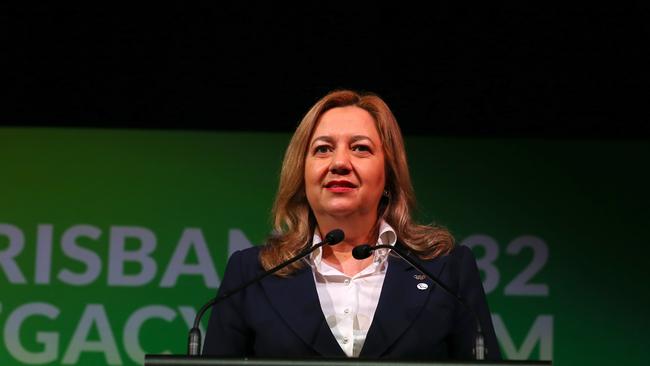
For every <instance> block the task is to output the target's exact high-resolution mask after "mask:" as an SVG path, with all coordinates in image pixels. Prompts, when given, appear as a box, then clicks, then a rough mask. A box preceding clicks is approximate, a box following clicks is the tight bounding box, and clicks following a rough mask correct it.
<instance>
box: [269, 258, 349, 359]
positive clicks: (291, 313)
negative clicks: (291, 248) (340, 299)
mask: <svg viewBox="0 0 650 366" xmlns="http://www.w3.org/2000/svg"><path fill="white" fill-rule="evenodd" d="M261 284H262V287H263V288H264V291H265V293H266V295H267V297H268V298H269V300H270V302H271V305H272V306H273V307H274V309H275V311H277V313H278V314H280V316H281V317H282V319H283V320H284V321H285V322H286V324H287V325H288V326H289V327H290V328H291V329H292V330H293V331H294V332H295V333H296V334H297V335H298V336H299V337H300V338H301V339H302V340H303V341H304V342H305V343H306V344H307V345H309V346H310V347H311V348H313V349H314V350H315V351H316V352H317V353H319V354H321V355H323V356H327V357H345V353H344V352H343V350H342V349H341V347H339V344H338V343H337V342H336V339H335V338H334V336H333V335H332V331H331V330H330V328H329V326H328V325H327V321H326V320H325V316H324V315H323V310H322V309H321V307H320V301H319V300H318V292H317V291H316V284H315V283H314V276H313V274H312V272H311V268H309V267H308V266H306V268H303V269H300V270H298V271H296V272H294V274H292V275H291V277H288V278H280V277H277V276H268V277H266V278H265V279H263V280H262V282H261Z"/></svg>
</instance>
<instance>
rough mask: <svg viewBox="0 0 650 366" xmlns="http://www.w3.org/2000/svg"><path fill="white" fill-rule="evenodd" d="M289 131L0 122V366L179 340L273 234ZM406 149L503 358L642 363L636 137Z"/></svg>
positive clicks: (166, 348) (172, 345)
mask: <svg viewBox="0 0 650 366" xmlns="http://www.w3.org/2000/svg"><path fill="white" fill-rule="evenodd" d="M289 138H290V135H289V134H285V133H277V134H274V133H226V132H184V131H139V130H101V129H63V128H60V129H47V128H31V129H27V128H2V129H0V169H1V171H0V340H1V341H0V364H2V365H30V364H46V365H58V364H64V365H66V364H75V365H136V364H142V363H143V355H144V354H145V353H175V354H182V353H184V352H185V347H186V340H187V331H188V329H189V327H190V326H191V323H192V321H193V319H194V315H195V314H196V311H197V310H198V308H200V306H201V305H202V304H204V303H205V302H206V301H207V300H208V299H209V298H210V297H211V296H214V294H215V293H216V290H217V288H218V286H219V283H220V278H221V276H222V275H223V271H224V269H225V264H226V261H227V258H228V256H229V254H230V253H232V252H233V251H234V250H237V249H241V248H246V247H248V246H251V245H260V244H262V243H263V242H264V238H265V236H266V235H267V234H268V233H269V232H270V230H271V220H270V215H269V211H270V208H271V205H272V203H273V196H274V193H275V191H276V188H277V182H278V173H279V170H280V165H281V161H282V156H283V153H284V149H285V147H286V145H287V143H288V141H289ZM406 146H407V150H408V153H409V163H410V168H411V172H412V176H413V181H414V185H415V188H416V194H417V197H418V203H419V206H418V209H417V211H416V213H415V214H416V217H417V218H418V219H419V220H420V221H422V222H436V223H438V224H441V225H445V226H447V227H448V228H449V229H450V230H451V231H452V232H453V233H454V235H455V236H456V238H457V240H458V244H459V245H467V246H469V247H471V248H472V249H473V251H474V253H475V254H476V256H477V259H478V265H479V267H480V269H481V275H482V278H483V281H484V283H483V284H484V287H485V290H486V292H487V293H488V300H489V303H490V307H491V311H492V314H493V319H494V323H495V328H496V331H497V336H498V338H499V344H500V347H501V351H502V353H503V355H504V356H505V357H507V358H509V359H529V360H539V359H544V360H548V359H552V360H553V361H554V363H555V364H557V365H570V364H585V365H587V364H589V365H606V364H610V363H611V362H614V361H616V362H617V363H620V364H626V365H641V364H644V362H642V361H643V360H644V359H645V358H646V357H645V356H646V352H645V351H646V349H647V346H648V345H649V344H650V342H649V341H650V338H649V336H648V334H649V333H648V332H647V329H649V328H650V322H649V316H648V309H649V308H650V300H649V291H648V286H647V285H646V284H645V279H646V277H647V276H648V274H649V273H648V272H649V271H648V269H647V268H648V263H647V262H648V254H650V253H649V250H648V246H649V245H648V244H649V243H648V241H649V240H648V234H647V226H648V222H650V221H649V219H650V214H649V212H648V211H649V209H648V207H650V206H649V204H650V199H649V197H650V194H649V192H648V187H649V186H650V177H649V174H648V165H649V164H648V163H649V162H650V147H649V144H648V142H647V141H633V140H630V141H615V140H613V141H595V140H535V139H460V138H458V139H454V138H436V137H421V136H407V137H406ZM206 324H207V316H206V317H205V319H204V321H203V325H204V326H205V325H206Z"/></svg>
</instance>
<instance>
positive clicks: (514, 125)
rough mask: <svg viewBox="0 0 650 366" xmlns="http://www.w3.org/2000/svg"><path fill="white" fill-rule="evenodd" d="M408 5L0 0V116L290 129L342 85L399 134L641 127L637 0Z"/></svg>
mask: <svg viewBox="0 0 650 366" xmlns="http://www.w3.org/2000/svg"><path fill="white" fill-rule="evenodd" d="M419 6H420V5H418V6H414V5H412V4H407V3H404V4H401V3H400V4H399V5H394V4H393V5H378V4H372V3H371V4H369V5H365V6H362V5H358V4H356V5H351V4H350V3H348V2H341V3H337V4H331V3H329V2H322V3H317V4H313V5H305V4H295V5H292V6H291V7H289V6H287V7H284V8H281V7H279V6H278V5H276V4H275V3H272V2H267V3H265V4H264V5H255V6H245V5H233V4H229V3H224V2H201V3H197V2H183V3H180V2H178V3H176V4H172V5H169V4H167V5H162V4H158V5H149V6H144V5H138V6H135V7H134V6H132V5H131V6H126V5H120V6H118V5H105V4H102V5H97V4H91V5H79V7H76V6H72V5H66V6H65V7H62V6H61V5H58V4H57V5H51V4H48V5H33V4H30V6H29V7H28V6H24V7H22V8H16V7H11V8H8V7H7V6H4V7H5V9H4V10H3V11H2V15H0V23H2V25H1V26H0V27H2V34H3V36H2V37H3V38H4V40H3V45H4V47H3V48H4V52H3V53H4V55H5V56H3V58H5V59H6V61H8V64H7V66H6V67H4V68H3V69H4V71H3V74H5V75H4V78H3V79H6V83H5V87H4V88H3V89H5V90H7V91H8V92H9V96H8V97H5V98H3V101H2V102H1V104H0V105H1V106H2V109H1V110H0V121H1V122H2V124H3V125H20V126H23V125H47V126H91V127H134V128H189V129H197V128H201V129H219V130H232V129H236V130H242V129H245V130H263V131H291V130H292V129H293V128H294V127H295V125H296V123H297V122H298V121H299V119H300V118H301V116H302V114H303V113H304V112H305V111H306V110H307V108H308V107H309V106H310V105H311V104H312V103H314V102H315V101H316V100H317V99H318V98H319V97H321V96H322V95H323V94H324V93H326V92H327V91H329V90H331V89H334V88H343V87H346V88H355V89H361V90H368V91H373V92H376V93H378V94H380V95H381V96H383V97H384V98H385V99H386V100H387V101H388V103H389V104H390V105H391V106H392V107H393V109H394V111H395V114H396V115H397V117H398V120H399V121H400V122H401V124H402V127H403V129H404V131H405V132H406V133H407V134H415V133H426V134H438V135H459V136H537V137H595V138H610V137H622V138H638V137H641V138H648V137H650V133H648V128H647V126H646V125H647V123H648V122H647V121H648V117H650V113H648V112H647V110H646V108H645V104H647V102H646V100H647V99H648V96H649V92H648V91H649V87H650V72H649V71H648V67H647V65H648V64H650V58H649V57H648V56H647V55H646V51H647V49H648V45H650V39H649V38H650V37H649V36H650V23H649V22H648V20H649V19H650V18H649V17H648V15H649V11H648V9H649V7H648V5H646V4H645V3H641V2H638V3H637V4H614V3H608V4H606V5H598V4H593V3H592V4H591V5H590V6H588V7H578V6H576V5H566V4H563V5H548V4H545V3H538V4H530V3H521V2H511V3H510V4H507V3H503V2H501V3H499V4H492V3H491V2H490V3H489V4H482V5H481V4H480V3H479V4H471V6H470V5H468V4H464V3H463V5H458V4H457V2H436V3H435V4H433V5H428V7H419ZM422 6H423V5H422Z"/></svg>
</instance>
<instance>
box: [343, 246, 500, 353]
mask: <svg viewBox="0 0 650 366" xmlns="http://www.w3.org/2000/svg"><path fill="white" fill-rule="evenodd" d="M382 248H385V249H390V250H392V251H393V252H395V253H397V254H398V255H399V256H400V257H401V258H402V259H403V260H405V261H406V262H408V263H409V264H410V265H412V266H413V267H415V268H416V269H417V270H418V271H420V272H421V273H422V274H424V275H425V276H427V277H429V279H430V280H431V281H433V282H434V283H435V284H436V285H438V287H440V288H441V289H443V290H444V292H446V293H447V294H448V295H449V296H451V297H453V298H454V299H456V301H458V303H460V304H461V305H462V306H463V307H464V308H465V310H468V312H469V313H470V314H472V316H473V317H474V321H476V339H475V341H474V350H473V352H474V356H476V359H477V360H484V359H485V354H486V353H487V351H488V350H487V348H486V347H485V341H484V338H483V330H482V329H481V322H480V321H479V320H478V316H477V315H476V313H475V312H474V310H472V308H470V307H469V306H467V304H465V302H464V301H463V300H461V298H460V297H458V295H456V294H455V293H453V292H452V291H451V289H449V287H447V286H446V285H445V284H443V283H442V282H440V281H439V280H438V279H437V278H436V277H435V276H434V275H432V274H431V273H429V271H427V270H426V269H425V268H424V267H423V266H422V265H421V264H420V263H418V262H417V261H415V260H414V259H413V258H411V255H410V252H409V251H405V250H404V249H402V248H401V247H399V246H393V245H384V244H378V245H375V246H371V245H368V244H361V245H357V246H356V247H354V249H352V256H353V257H354V258H355V259H359V260H361V259H366V258H368V257H370V255H371V254H372V252H373V251H375V250H377V249H382Z"/></svg>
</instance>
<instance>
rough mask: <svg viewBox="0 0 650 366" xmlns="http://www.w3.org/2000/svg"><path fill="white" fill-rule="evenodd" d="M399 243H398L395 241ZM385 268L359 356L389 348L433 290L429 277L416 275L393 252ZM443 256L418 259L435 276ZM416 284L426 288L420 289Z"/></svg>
mask: <svg viewBox="0 0 650 366" xmlns="http://www.w3.org/2000/svg"><path fill="white" fill-rule="evenodd" d="M396 245H399V244H396ZM388 261H389V262H388V270H387V272H386V277H385V279H384V284H383V286H382V289H381V296H380V297H379V303H378V304H377V310H375V315H374V317H373V320H372V324H371V326H370V329H369V330H368V335H367V336H366V341H365V343H364V345H363V348H362V350H361V354H360V355H359V356H360V357H370V358H377V357H381V356H382V354H383V353H384V352H385V351H386V350H387V349H388V347H390V346H391V345H392V344H393V343H395V341H396V340H397V339H399V338H400V336H401V335H402V334H403V333H404V332H405V331H406V330H407V329H408V328H409V327H410V326H411V324H412V323H413V322H414V321H415V320H416V319H418V317H419V314H420V312H421V311H422V309H423V308H424V304H425V303H426V301H427V299H428V297H429V296H430V293H431V292H432V291H433V290H434V289H435V285H434V283H433V281H431V280H430V279H429V278H426V277H424V276H423V278H422V279H420V276H418V277H417V278H416V277H415V276H416V275H421V273H420V272H419V271H418V270H416V269H415V268H413V267H412V266H411V265H410V264H408V263H407V262H406V261H404V260H403V259H401V258H399V257H395V256H393V255H391V256H389V258H388ZM445 262H446V260H444V257H442V258H438V259H436V260H433V261H421V263H422V264H423V265H424V266H425V268H427V270H429V272H431V274H433V275H436V276H438V274H439V273H440V272H441V271H442V268H443V267H444V263H445ZM419 283H426V284H427V285H428V287H427V288H426V289H424V290H421V289H420V288H419V287H418V284H419Z"/></svg>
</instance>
